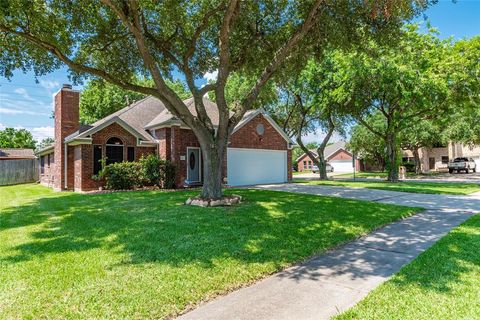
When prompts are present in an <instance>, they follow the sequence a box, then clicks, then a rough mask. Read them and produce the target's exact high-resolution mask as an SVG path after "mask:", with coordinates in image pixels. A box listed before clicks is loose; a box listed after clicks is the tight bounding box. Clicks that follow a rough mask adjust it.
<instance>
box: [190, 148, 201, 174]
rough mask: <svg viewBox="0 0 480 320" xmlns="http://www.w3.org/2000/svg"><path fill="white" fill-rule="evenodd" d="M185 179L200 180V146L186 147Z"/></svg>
mask: <svg viewBox="0 0 480 320" xmlns="http://www.w3.org/2000/svg"><path fill="white" fill-rule="evenodd" d="M187 180H188V182H200V180H201V178H200V148H187Z"/></svg>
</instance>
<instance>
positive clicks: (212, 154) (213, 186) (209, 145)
mask: <svg viewBox="0 0 480 320" xmlns="http://www.w3.org/2000/svg"><path fill="white" fill-rule="evenodd" d="M197 137H199V139H198V140H199V142H200V148H201V150H202V176H203V187H202V192H201V194H200V196H201V197H202V198H203V199H209V200H218V199H221V198H222V196H223V165H224V160H225V154H226V152H227V141H228V136H226V137H219V136H218V135H217V137H216V139H215V140H214V141H213V142H212V139H211V137H208V136H205V137H204V136H202V135H201V134H199V135H197Z"/></svg>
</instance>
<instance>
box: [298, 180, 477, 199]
mask: <svg viewBox="0 0 480 320" xmlns="http://www.w3.org/2000/svg"><path fill="white" fill-rule="evenodd" d="M296 182H297V183H304V184H311V185H328V186H342V187H354V188H368V189H381V190H390V191H401V192H414V193H438V194H460V195H462V194H463V195H465V194H470V193H473V192H478V191H480V185H478V184H473V183H457V182H443V183H442V182H419V181H408V182H397V183H391V182H386V181H340V180H333V181H332V180H328V181H320V180H296Z"/></svg>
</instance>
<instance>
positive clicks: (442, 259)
mask: <svg viewBox="0 0 480 320" xmlns="http://www.w3.org/2000/svg"><path fill="white" fill-rule="evenodd" d="M479 288H480V215H475V216H473V217H471V218H470V219H469V220H467V221H466V222H465V223H463V224H462V225H460V226H459V227H457V228H455V229H454V230H452V231H451V232H450V233H449V234H448V235H447V236H446V237H444V238H443V239H441V240H440V241H439V242H437V243H436V244H435V245H434V246H433V247H431V248H430V249H428V250H427V251H425V252H424V253H422V254H421V255H420V256H419V257H418V258H417V259H415V260H414V261H413V262H411V263H410V264H408V265H407V266H405V267H404V268H402V270H401V271H400V272H399V273H398V274H397V275H395V276H394V277H392V278H391V279H390V280H389V281H387V282H385V283H384V284H382V285H381V286H380V287H378V288H377V289H375V290H374V291H372V292H371V293H370V294H369V295H368V296H367V297H366V298H365V299H364V300H363V301H361V302H360V303H359V304H357V305H356V306H355V307H353V308H352V309H350V310H349V311H347V312H346V313H344V314H342V315H340V316H338V317H336V318H335V319H336V320H346V319H388V320H390V319H406V320H408V319H412V320H417V319H427V320H430V319H452V320H453V319H480V291H479Z"/></svg>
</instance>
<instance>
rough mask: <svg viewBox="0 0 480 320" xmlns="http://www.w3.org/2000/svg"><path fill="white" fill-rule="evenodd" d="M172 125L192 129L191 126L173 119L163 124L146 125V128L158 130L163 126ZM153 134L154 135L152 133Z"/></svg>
mask: <svg viewBox="0 0 480 320" xmlns="http://www.w3.org/2000/svg"><path fill="white" fill-rule="evenodd" d="M171 127H180V129H188V130H192V129H191V128H190V127H188V126H186V125H184V124H182V123H180V122H177V121H175V122H173V121H167V122H163V123H161V124H158V125H154V126H152V127H145V129H146V130H153V131H155V130H158V129H163V128H171ZM152 136H153V135H152Z"/></svg>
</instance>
